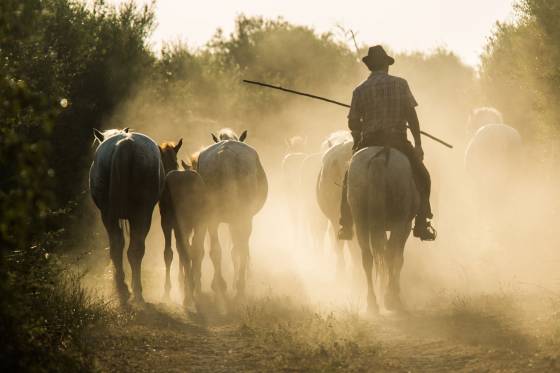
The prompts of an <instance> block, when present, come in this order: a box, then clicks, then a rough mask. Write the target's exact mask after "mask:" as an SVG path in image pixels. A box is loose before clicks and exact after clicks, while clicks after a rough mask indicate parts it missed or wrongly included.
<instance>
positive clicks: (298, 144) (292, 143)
mask: <svg viewBox="0 0 560 373" xmlns="http://www.w3.org/2000/svg"><path fill="white" fill-rule="evenodd" d="M286 142H287V144H288V149H289V150H291V151H296V152H303V151H304V149H305V143H306V141H305V139H304V138H303V137H301V136H292V137H290V138H288V139H287V140H286Z"/></svg>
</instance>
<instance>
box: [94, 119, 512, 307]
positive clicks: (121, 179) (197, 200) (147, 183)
mask: <svg viewBox="0 0 560 373" xmlns="http://www.w3.org/2000/svg"><path fill="white" fill-rule="evenodd" d="M469 129H470V130H471V131H473V133H474V135H473V136H472V139H471V141H470V142H469V144H468V146H467V147H466V151H465V166H466V168H467V169H469V168H471V164H473V163H476V162H477V161H478V159H483V158H484V157H486V156H487V155H488V152H495V153H497V154H500V155H501V156H502V158H504V159H505V158H507V157H508V156H507V155H505V153H506V152H509V151H510V149H516V148H518V147H519V145H520V142H521V137H520V135H519V133H517V131H516V130H514V129H513V128H511V127H509V126H507V125H505V124H503V122H502V118H501V114H500V113H499V112H498V111H496V110H495V109H491V108H479V109H476V110H474V111H473V113H472V115H471V120H470V121H469ZM94 135H95V137H96V139H97V140H98V141H99V145H98V147H97V150H96V152H95V156H94V161H93V163H92V166H91V169H90V190H91V195H92V198H93V200H94V202H95V204H96V206H97V207H98V208H99V210H100V212H101V218H102V221H103V224H104V226H105V228H106V231H107V234H108V236H109V246H110V256H111V259H112V262H113V264H114V267H115V271H114V280H115V283H116V290H117V294H118V296H119V299H120V301H121V303H123V304H126V303H127V302H128V300H129V298H130V292H129V289H128V286H127V285H126V283H125V275H124V270H123V250H124V235H123V227H124V224H125V222H128V224H129V229H130V244H129V248H128V251H127V255H128V260H129V263H130V267H131V276H132V280H131V286H132V292H133V295H134V299H135V300H136V301H138V302H143V296H142V281H141V262H142V258H143V256H144V253H145V239H146V236H147V234H148V231H149V229H150V225H151V219H152V213H153V210H154V208H155V205H156V204H158V203H159V209H160V215H161V226H162V229H163V233H164V239H165V248H164V261H165V267H166V271H165V285H164V296H165V297H169V292H170V289H171V279H170V266H171V262H172V259H173V251H172V248H171V236H172V233H174V235H175V239H176V245H177V248H176V249H177V252H178V254H179V261H180V263H179V279H180V281H181V285H182V287H183V289H184V301H183V305H184V306H185V307H186V308H189V309H190V308H191V307H194V308H195V309H196V304H197V299H198V297H199V296H200V294H201V275H202V274H201V263H202V259H203V256H204V243H205V239H206V236H207V235H208V236H209V242H210V250H209V256H210V259H211V261H212V264H213V267H214V276H213V279H212V286H211V287H212V290H213V291H214V292H215V294H216V297H217V299H218V300H219V301H220V302H225V301H226V300H227V285H226V281H225V279H224V276H223V273H222V248H221V246H220V241H219V238H218V227H219V225H220V224H227V225H229V232H230V235H231V241H232V243H233V248H232V259H233V268H234V283H233V286H234V289H235V297H236V298H241V299H242V298H243V297H244V295H245V291H246V278H247V265H248V258H249V240H250V236H251V232H252V227H253V218H254V216H255V215H256V214H257V213H258V212H259V211H260V210H261V209H262V207H263V206H264V204H265V201H266V199H267V195H268V180H267V176H266V172H265V170H264V168H263V166H262V164H261V160H260V158H259V155H258V153H257V151H256V150H255V149H254V148H253V147H251V146H250V145H248V144H246V143H245V140H246V138H247V132H246V131H244V132H243V133H242V134H241V135H240V136H238V135H237V134H236V133H235V132H234V131H232V130H231V129H222V130H220V131H219V132H218V134H217V136H215V135H214V134H212V139H213V143H212V144H211V145H208V146H207V147H205V148H203V149H202V150H201V151H199V152H198V153H196V154H195V155H193V157H192V159H191V162H190V163H185V162H182V164H181V166H182V167H179V162H178V157H177V153H178V152H179V149H180V148H181V146H182V140H179V141H178V142H177V143H173V142H166V143H162V144H160V145H157V144H156V142H155V141H153V140H152V139H151V138H149V137H148V136H146V135H144V134H141V133H138V132H133V131H129V130H128V128H125V129H123V130H114V129H112V130H107V131H103V132H101V131H98V130H94ZM287 145H288V154H287V155H286V156H285V157H284V160H283V164H282V170H283V180H284V182H285V183H286V185H285V189H286V190H288V191H290V200H291V201H292V202H293V206H294V208H290V211H291V212H292V213H293V215H292V216H291V220H292V222H293V223H294V224H293V225H294V226H295V227H297V228H298V229H301V230H303V231H306V232H309V233H310V234H308V235H306V237H308V239H310V240H311V242H309V244H310V246H311V247H314V248H316V249H320V248H321V247H322V246H323V238H324V233H325V226H326V224H327V222H328V225H329V226H330V227H331V229H330V232H331V240H330V241H331V242H332V243H334V246H335V252H336V254H337V258H338V259H337V262H338V265H337V267H338V270H339V271H340V270H342V269H343V267H344V255H343V244H344V243H343V242H342V241H338V240H337V239H336V229H335V228H336V227H338V219H339V211H340V202H341V198H342V196H341V186H342V183H343V180H344V175H345V173H346V172H348V179H347V180H348V181H347V182H348V194H347V196H346V197H347V198H348V202H349V204H350V207H351V211H352V215H353V217H354V220H355V232H356V235H355V236H356V238H355V240H353V241H350V242H349V243H348V245H349V248H350V252H351V257H352V260H353V262H354V266H355V267H356V266H358V265H360V264H361V265H362V266H363V269H364V272H365V275H366V283H367V288H368V290H367V304H368V310H369V311H371V312H377V311H378V310H379V304H378V300H377V298H376V295H375V294H376V292H375V287H374V281H373V270H374V269H375V273H376V276H377V278H378V279H380V280H382V281H380V284H381V286H380V288H381V290H382V291H383V295H384V297H383V299H382V302H381V304H382V305H383V306H384V308H385V309H387V310H401V309H403V304H402V302H401V298H400V273H401V269H402V266H403V263H404V247H405V244H406V241H407V239H408V237H409V235H410V232H411V224H412V220H413V218H414V216H415V214H416V211H417V210H418V204H419V196H418V191H417V189H416V185H415V183H414V179H413V176H412V170H411V167H410V164H409V162H408V160H407V158H406V157H405V156H404V155H403V154H401V153H400V152H398V151H397V150H394V149H390V148H384V147H377V146H374V147H369V148H365V149H362V150H360V151H358V152H356V153H355V154H353V151H352V146H353V143H352V137H351V136H350V134H349V133H348V132H347V131H337V132H335V133H333V134H331V135H330V136H329V137H328V138H327V139H326V140H325V141H324V142H323V143H322V145H321V147H320V149H319V151H317V152H311V153H310V152H307V151H306V150H307V145H306V139H304V138H302V137H298V136H296V137H293V138H290V139H289V140H287ZM494 166H495V165H492V167H494ZM304 185H313V188H308V187H302V186H304ZM356 268H357V267H356Z"/></svg>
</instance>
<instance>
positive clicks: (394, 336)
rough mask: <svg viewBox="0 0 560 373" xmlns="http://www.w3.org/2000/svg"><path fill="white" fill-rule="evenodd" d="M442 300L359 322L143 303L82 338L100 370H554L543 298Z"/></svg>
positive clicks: (552, 330)
mask: <svg viewBox="0 0 560 373" xmlns="http://www.w3.org/2000/svg"><path fill="white" fill-rule="evenodd" d="M448 301H449V302H448V303H447V304H439V305H434V306H433V309H430V310H428V309H425V310H415V311H414V312H411V313H409V314H407V315H384V316H377V317H369V316H367V315H364V314H356V313H349V312H344V311H341V312H330V313H319V312H316V311H313V309H312V308H309V307H304V306H301V305H298V304H296V303H293V302H291V301H290V300H289V299H287V298H262V299H254V300H249V301H248V302H247V304H245V305H243V306H240V307H238V308H237V309H236V310H232V311H230V313H229V314H228V315H227V316H221V317H220V316H218V315H216V314H212V310H211V309H209V310H207V315H208V317H207V318H206V319H205V320H202V319H200V318H198V317H193V316H191V317H188V316H186V315H185V314H184V313H183V312H182V310H181V307H179V306H178V305H173V304H165V303H160V304H147V305H146V306H145V307H133V308H132V309H131V310H128V311H122V310H121V311H119V316H120V319H121V320H120V321H116V322H114V325H111V326H110V327H100V328H99V329H96V330H95V331H92V334H91V338H92V345H94V346H96V349H95V360H96V365H97V367H98V368H99V370H100V371H130V372H132V371H134V372H140V371H146V372H149V371H159V372H183V371H209V372H220V371H307V370H310V371H325V370H326V371H331V370H341V371H402V372H423V371H430V372H433V371H441V372H449V371H468V372H473V371H476V372H484V371H489V372H497V371H501V372H549V371H550V372H552V371H560V344H559V341H560V315H559V314H558V313H554V312H553V310H554V309H558V308H556V307H557V306H558V304H557V303H554V301H553V300H551V299H550V298H546V297H544V298H540V299H538V300H537V299H531V302H530V303H531V306H527V305H526V304H525V303H522V302H520V299H514V298H512V297H510V296H509V295H504V294H496V295H488V296H480V297H477V298H469V299H465V298H454V299H449V300H448ZM538 302H540V303H539V304H537V303H538ZM546 303H548V306H546ZM536 309H538V310H539V314H537V315H536V314H534V313H533V312H534V311H535V310H536ZM543 310H546V311H543Z"/></svg>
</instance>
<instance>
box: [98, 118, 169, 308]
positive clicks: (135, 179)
mask: <svg viewBox="0 0 560 373" xmlns="http://www.w3.org/2000/svg"><path fill="white" fill-rule="evenodd" d="M94 135H95V137H96V139H97V140H99V142H100V144H99V146H98V147H97V150H96V152H95V157H94V161H93V163H92V165H91V169H90V174H89V185H90V191H91V196H92V198H93V201H94V202H95V204H96V206H97V207H98V208H99V210H100V211H101V218H102V220H103V224H104V225H105V229H106V230H107V234H108V236H109V245H110V254H111V259H112V261H113V264H114V266H115V273H114V278H115V282H116V287H117V292H118V295H119V297H120V300H121V303H123V304H124V303H126V302H127V301H128V298H129V297H130V292H129V290H128V287H127V285H126V283H125V279H124V270H123V248H124V237H123V232H122V228H121V224H120V221H122V220H128V222H129V224H130V246H129V248H128V261H129V262H130V267H131V269H132V291H133V293H134V297H135V299H136V300H137V301H139V302H143V297H142V280H141V274H140V272H141V265H142V258H143V257H144V252H145V243H144V241H145V239H146V235H147V234H148V231H149V230H150V225H151V221H152V212H153V210H154V206H155V205H156V203H157V202H158V200H159V197H160V193H161V190H162V188H163V183H164V177H165V174H164V170H163V165H162V162H161V156H160V152H159V148H158V146H157V144H156V143H155V142H154V141H153V140H152V139H150V138H149V137H148V136H146V135H143V134H141V133H134V132H129V131H128V129H125V130H122V131H121V130H108V131H105V132H100V131H98V130H94Z"/></svg>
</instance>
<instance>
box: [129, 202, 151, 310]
mask: <svg viewBox="0 0 560 373" xmlns="http://www.w3.org/2000/svg"><path fill="white" fill-rule="evenodd" d="M151 211H152V209H149V210H146V211H143V212H140V213H136V214H133V217H132V218H131V219H130V247H129V248H128V262H129V263H130V268H131V270H132V292H133V294H134V299H135V300H136V301H137V302H139V303H143V302H144V297H143V296H142V275H141V271H142V259H143V258H144V253H145V251H146V243H145V240H146V236H147V235H148V231H149V230H150V225H151V223H152V214H151Z"/></svg>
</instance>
